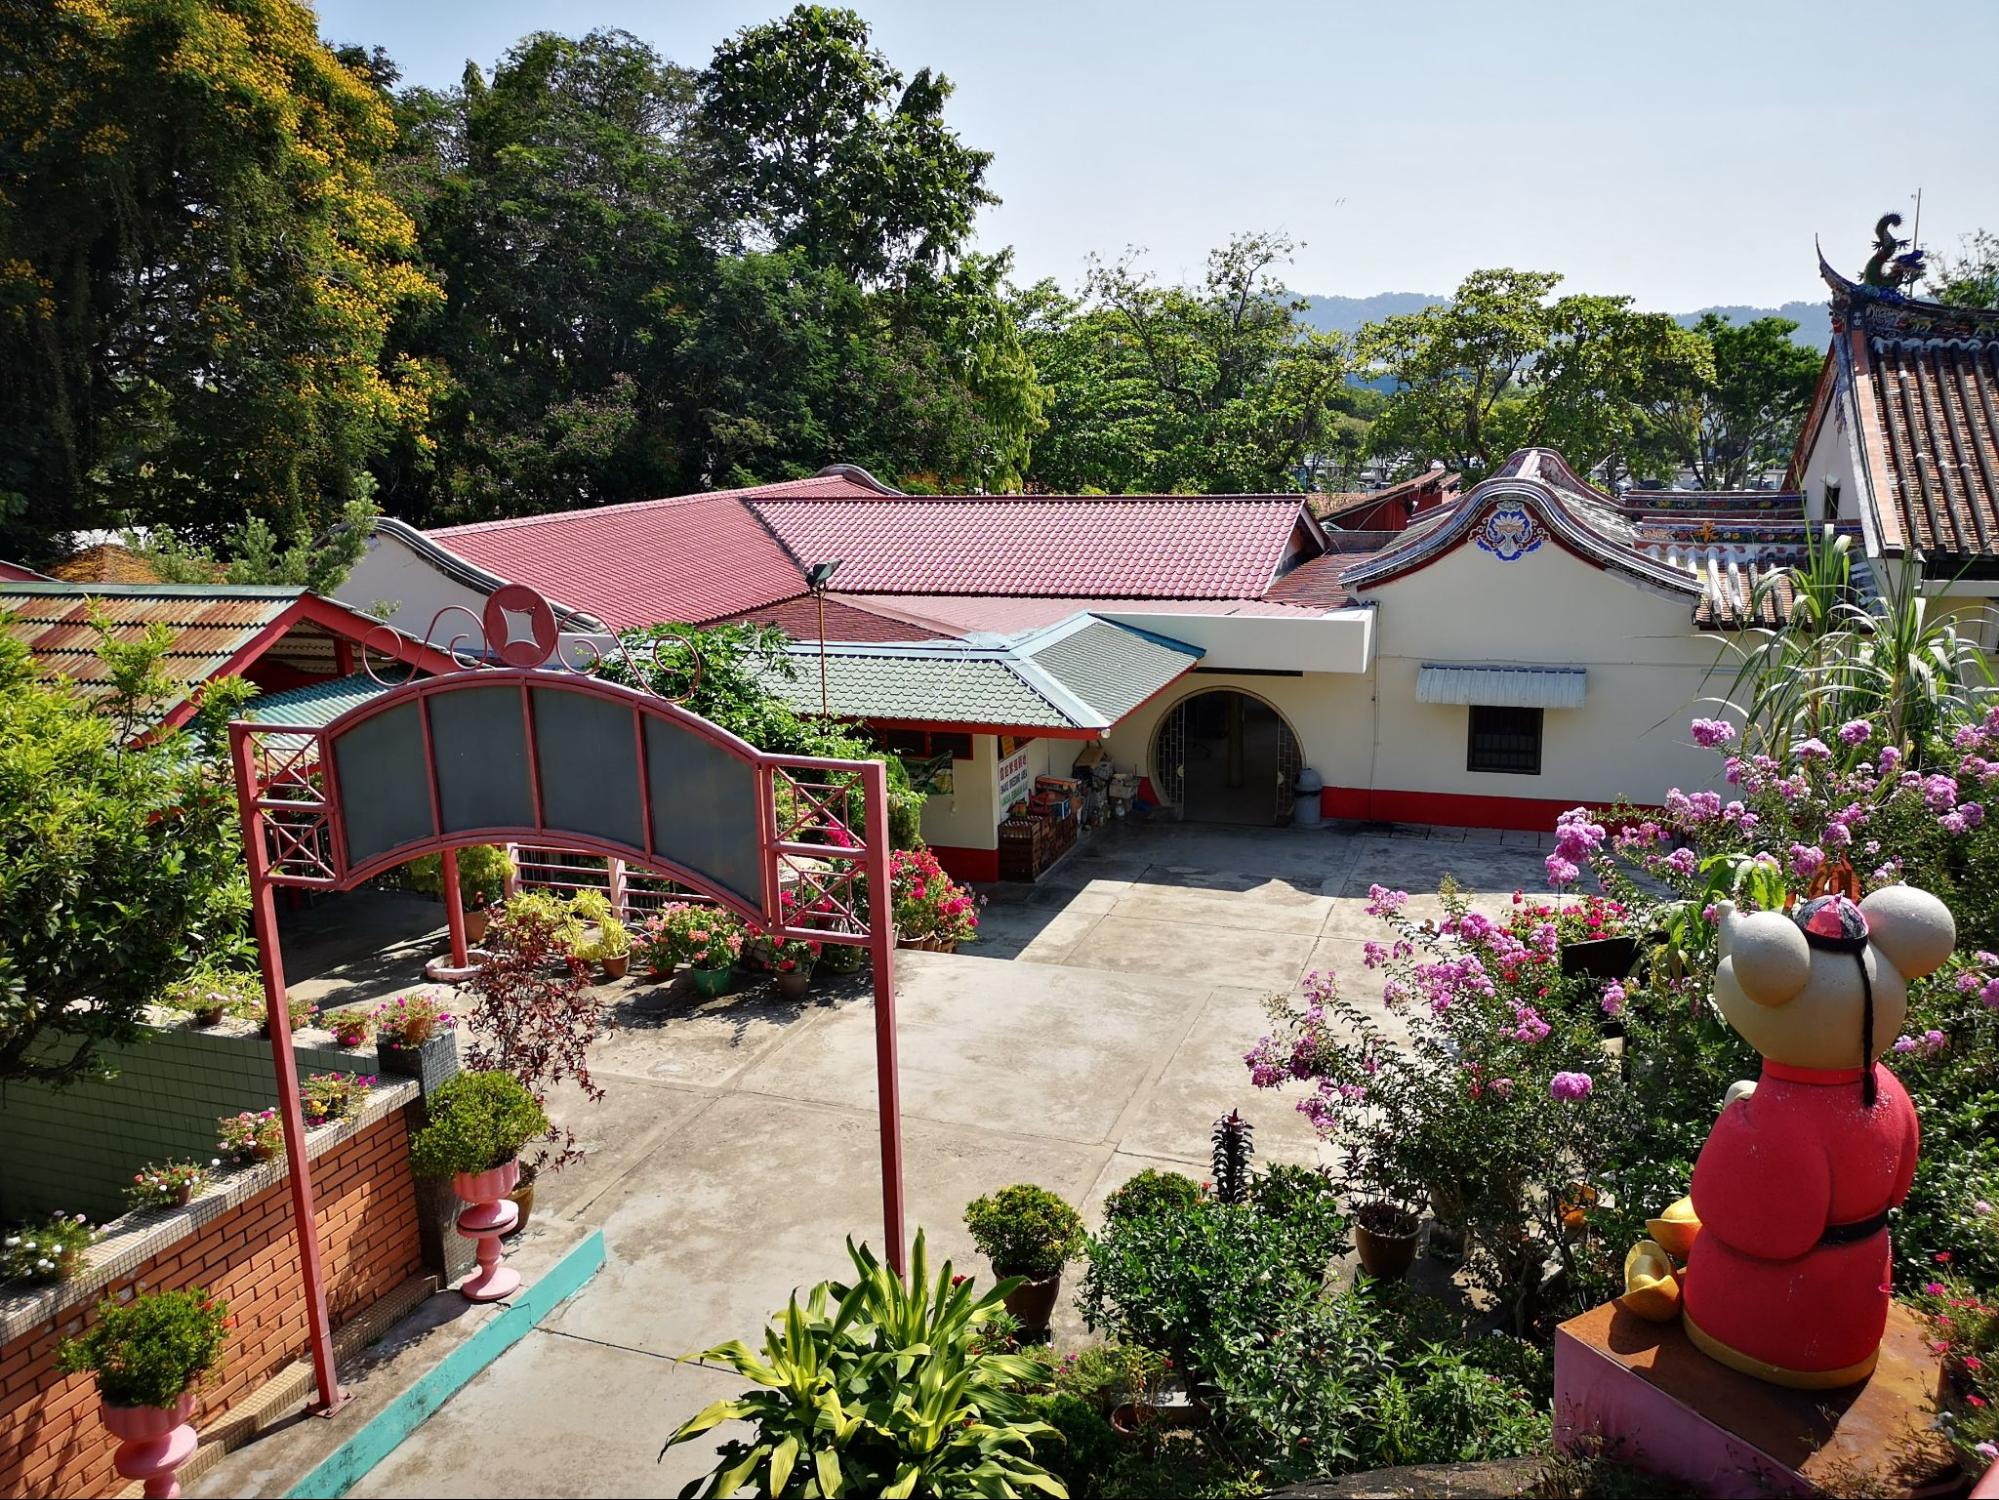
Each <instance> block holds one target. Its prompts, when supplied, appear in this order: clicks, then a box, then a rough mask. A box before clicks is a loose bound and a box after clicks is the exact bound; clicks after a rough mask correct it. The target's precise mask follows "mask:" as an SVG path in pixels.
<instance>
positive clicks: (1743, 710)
mask: <svg viewBox="0 0 1999 1500" xmlns="http://www.w3.org/2000/svg"><path fill="white" fill-rule="evenodd" d="M1852 545H1853V540H1852V538H1851V537H1846V536H1839V535H1836V534H1835V533H1834V531H1833V528H1832V527H1830V526H1827V527H1825V528H1823V530H1821V531H1819V532H1816V533H1813V532H1807V533H1806V552H1805V561H1804V563H1803V565H1802V566H1799V567H1794V568H1790V569H1787V570H1786V571H1784V572H1782V573H1776V574H1772V575H1770V576H1769V577H1766V578H1764V579H1763V580H1762V581H1761V582H1759V583H1758V584H1757V586H1756V592H1755V595H1754V596H1753V598H1752V600H1751V607H1750V614H1751V616H1752V618H1756V617H1760V616H1761V615H1762V614H1763V613H1764V612H1765V608H1766V604H1768V605H1772V606H1777V607H1778V609H1777V612H1778V613H1780V614H1782V617H1783V623H1781V624H1780V625H1778V626H1776V627H1775V628H1770V627H1757V628H1754V629H1751V630H1748V631H1745V632H1744V633H1743V634H1744V637H1745V640H1744V641H1741V642H1730V643H1728V645H1727V646H1726V647H1724V651H1725V652H1728V653H1733V654H1734V655H1735V656H1736V657H1737V659H1738V664H1737V667H1736V671H1735V680H1734V683H1733V686H1732V687H1731V689H1730V692H1729V696H1728V698H1726V699H1725V700H1723V702H1724V705H1725V706H1726V707H1728V708H1731V709H1733V710H1735V712H1736V713H1737V714H1738V715H1740V716H1741V718H1742V720H1743V735H1744V743H1745V748H1748V749H1750V750H1752V751H1762V752H1764V753H1766V754H1770V755H1773V756H1776V757H1778V758H1779V759H1782V758H1783V757H1784V756H1785V754H1786V752H1787V751H1788V750H1789V748H1790V747H1791V746H1792V745H1794V744H1796V743H1798V742H1799V741H1802V740H1806V739H1821V740H1823V739H1826V738H1827V737H1828V736H1829V735H1830V734H1831V733H1832V732H1833V731H1834V730H1836V729H1837V728H1838V726H1839V725H1841V724H1843V723H1845V722H1846V721H1848V720H1850V719H1870V720H1872V721H1873V722H1874V724H1875V726H1876V728H1877V730H1878V731H1879V732H1880V733H1881V734H1882V735H1883V737H1885V738H1886V739H1887V741H1888V742H1889V743H1890V744H1894V745H1898V746H1907V747H1910V748H1911V749H1912V750H1914V751H1915V752H1917V753H1920V751H1921V750H1922V748H1923V746H1924V744H1925V743H1926V741H1927V740H1928V739H1929V738H1930V737H1932V736H1934V735H1935V734H1936V733H1938V732H1939V730H1941V729H1942V728H1943V727H1944V726H1946V725H1948V724H1950V723H1952V722H1954V721H1955V722H1962V721H1964V720H1967V719H1970V718H1974V717H1976V715H1977V714H1978V712H1980V711H1981V709H1982V707H1983V704H1984V701H1985V700H1986V699H1988V698H1989V697H1990V695H1991V692H1992V690H1993V687H1994V677H1993V672H1992V663H1991V660H1990V658H1989V657H1988V656H1987V655H1986V653H1985V652H1984V651H1983V650H1982V649H1981V648H1980V647H1979V645H1978V643H1977V641H1976V639H1974V638H1973V636H1971V635H1967V634H1966V633H1965V632H1964V627H1965V626H1966V625H1967V624H1974V623H1978V622H1981V621H1982V620H1983V619H1984V618H1985V616H1986V613H1987V612H1986V611H1983V610H1980V611H1977V612H1975V613H1973V614H1969V615H1964V614H1956V615H1953V614H1944V613H1940V612H1938V611H1935V610H1933V609H1932V608H1931V605H1932V603H1933V602H1934V601H1933V600H1932V599H1930V598H1929V597H1927V596H1926V595H1925V594H1924V593H1923V586H1922V585H1923V574H1922V563H1921V561H1920V559H1917V558H1910V559H1908V560H1907V561H1905V562H1904V563H1903V564H1901V565H1900V566H1899V567H1898V568H1895V569H1894V570H1893V571H1892V572H1891V571H1889V570H1887V569H1883V570H1882V571H1881V572H1879V573H1877V581H1878V582H1879V584H1880V591H1879V593H1878V594H1877V595H1876V596H1875V597H1873V598H1871V599H1866V598H1862V597H1861V595H1860V593H1859V590H1858V589H1857V588H1856V587H1855V583H1854V576H1853V556H1852ZM1786 592H1788V593H1789V594H1790V596H1791V602H1790V606H1789V609H1788V612H1784V611H1783V610H1782V609H1781V605H1782V601H1783V596H1784V594H1785V593H1786Z"/></svg>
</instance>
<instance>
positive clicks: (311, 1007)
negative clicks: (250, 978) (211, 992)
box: [229, 983, 319, 1036]
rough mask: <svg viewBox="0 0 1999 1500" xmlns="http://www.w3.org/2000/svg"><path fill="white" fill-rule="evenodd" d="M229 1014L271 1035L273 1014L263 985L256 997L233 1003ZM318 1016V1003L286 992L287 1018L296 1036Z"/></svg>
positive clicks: (257, 991)
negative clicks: (267, 1003) (250, 1022)
mask: <svg viewBox="0 0 1999 1500" xmlns="http://www.w3.org/2000/svg"><path fill="white" fill-rule="evenodd" d="M229 1013H230V1014H231V1015H233V1016H235V1017H236V1018H237V1019H238V1020H239V1021H255V1022H256V1023H257V1027H258V1030H259V1031H261V1032H262V1033H263V1034H264V1035H265V1036H269V1035H270V1034H271V1013H270V1009H269V1007H267V1006H266V1005H265V1004H264V988H263V985H262V984H261V983H259V984H258V985H257V988H256V993H255V994H254V995H252V996H249V997H248V998H245V999H239V1000H237V1001H235V1002H233V1003H232V1004H231V1005H230V1008H229ZM318 1015H319V1005H318V1003H317V1002H316V1001H312V1000H301V999H299V998H298V997H297V996H296V995H294V994H292V993H291V992H290V991H289V990H287V991H286V992H285V1018H286V1020H287V1021H288V1022H289V1023H290V1026H291V1030H292V1032H293V1034H294V1035H296V1034H297V1033H298V1032H301V1031H303V1030H305V1028H306V1027H308V1026H310V1025H311V1024H312V1023H313V1020H314V1018H315V1017H317V1016H318Z"/></svg>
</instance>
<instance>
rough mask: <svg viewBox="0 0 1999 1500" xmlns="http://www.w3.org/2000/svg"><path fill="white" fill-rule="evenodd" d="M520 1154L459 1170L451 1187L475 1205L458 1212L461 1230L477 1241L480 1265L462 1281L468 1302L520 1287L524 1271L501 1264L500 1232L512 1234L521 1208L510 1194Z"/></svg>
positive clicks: (506, 1294)
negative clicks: (491, 1164) (478, 1169)
mask: <svg viewBox="0 0 1999 1500" xmlns="http://www.w3.org/2000/svg"><path fill="white" fill-rule="evenodd" d="M520 1180H521V1164H520V1161H519V1159H518V1158H516V1159H515V1160H513V1161H509V1162H503V1163H501V1164H500V1165H499V1166H497V1167H489V1168H487V1170H485V1171H483V1172H458V1173H455V1174H454V1175H453V1176H452V1179H451V1190H452V1191H453V1192H454V1193H456V1194H457V1195H458V1196H459V1197H460V1198H463V1199H464V1200H465V1201H466V1202H467V1203H469V1204H471V1205H472V1206H471V1207H470V1208H468V1209H466V1210H465V1212H464V1213H462V1214H460V1215H459V1216H458V1232H459V1233H460V1234H462V1235H464V1236H465V1237H466V1238H467V1239H469V1240H475V1241H477V1242H478V1246H479V1249H478V1258H479V1269H478V1270H477V1271H474V1272H473V1273H472V1274H471V1275H470V1276H469V1277H467V1278H466V1279H465V1280H464V1281H463V1282H461V1283H460V1284H459V1287H458V1290H459V1291H460V1292H461V1293H462V1294H463V1295H464V1297H465V1299H466V1300H467V1301H468V1302H497V1301H499V1300H500V1298H502V1297H510V1296H512V1295H513V1294H514V1293H515V1292H516V1291H518V1290H520V1285H521V1274H520V1272H518V1271H516V1270H514V1269H513V1267H511V1266H507V1265H502V1264H501V1256H502V1253H503V1252H502V1251H501V1249H500V1236H501V1235H504V1234H512V1233H513V1232H514V1228H515V1226H516V1225H518V1224H519V1222H520V1210H519V1209H518V1208H516V1207H515V1206H514V1204H513V1202H512V1200H511V1198H510V1197H509V1195H510V1194H511V1193H512V1192H513V1190H514V1189H515V1188H516V1187H518V1186H519V1185H520Z"/></svg>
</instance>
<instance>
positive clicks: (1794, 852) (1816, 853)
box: [1791, 844, 1825, 880]
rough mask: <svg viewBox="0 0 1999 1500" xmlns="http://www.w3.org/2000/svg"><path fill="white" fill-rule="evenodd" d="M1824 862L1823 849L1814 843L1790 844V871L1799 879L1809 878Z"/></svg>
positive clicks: (1816, 872)
mask: <svg viewBox="0 0 1999 1500" xmlns="http://www.w3.org/2000/svg"><path fill="white" fill-rule="evenodd" d="M1824 864H1825V850H1823V849H1821V848H1819V846H1818V845H1816V844H1793V845H1791V871H1792V873H1793V874H1795V875H1796V876H1797V877H1798V879H1800V880H1810V879H1811V878H1812V877H1813V876H1814V875H1816V874H1818V872H1819V870H1820V868H1821V867H1822V866H1823V865H1824Z"/></svg>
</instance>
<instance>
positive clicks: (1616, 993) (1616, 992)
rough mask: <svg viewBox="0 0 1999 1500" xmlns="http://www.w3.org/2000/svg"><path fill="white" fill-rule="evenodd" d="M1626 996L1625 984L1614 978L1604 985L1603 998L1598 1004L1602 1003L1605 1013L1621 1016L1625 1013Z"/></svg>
mask: <svg viewBox="0 0 1999 1500" xmlns="http://www.w3.org/2000/svg"><path fill="white" fill-rule="evenodd" d="M1625 998H1626V996H1625V993H1624V986H1623V985H1621V984H1619V983H1618V982H1617V981H1616V980H1615V979H1613V980H1611V981H1610V982H1609V983H1608V984H1606V985H1605V986H1604V987H1603V999H1602V1000H1600V1001H1599V1002H1598V1004H1600V1005H1602V1007H1603V1013H1604V1014H1605V1015H1607V1016H1621V1015H1623V1014H1624V1002H1625Z"/></svg>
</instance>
